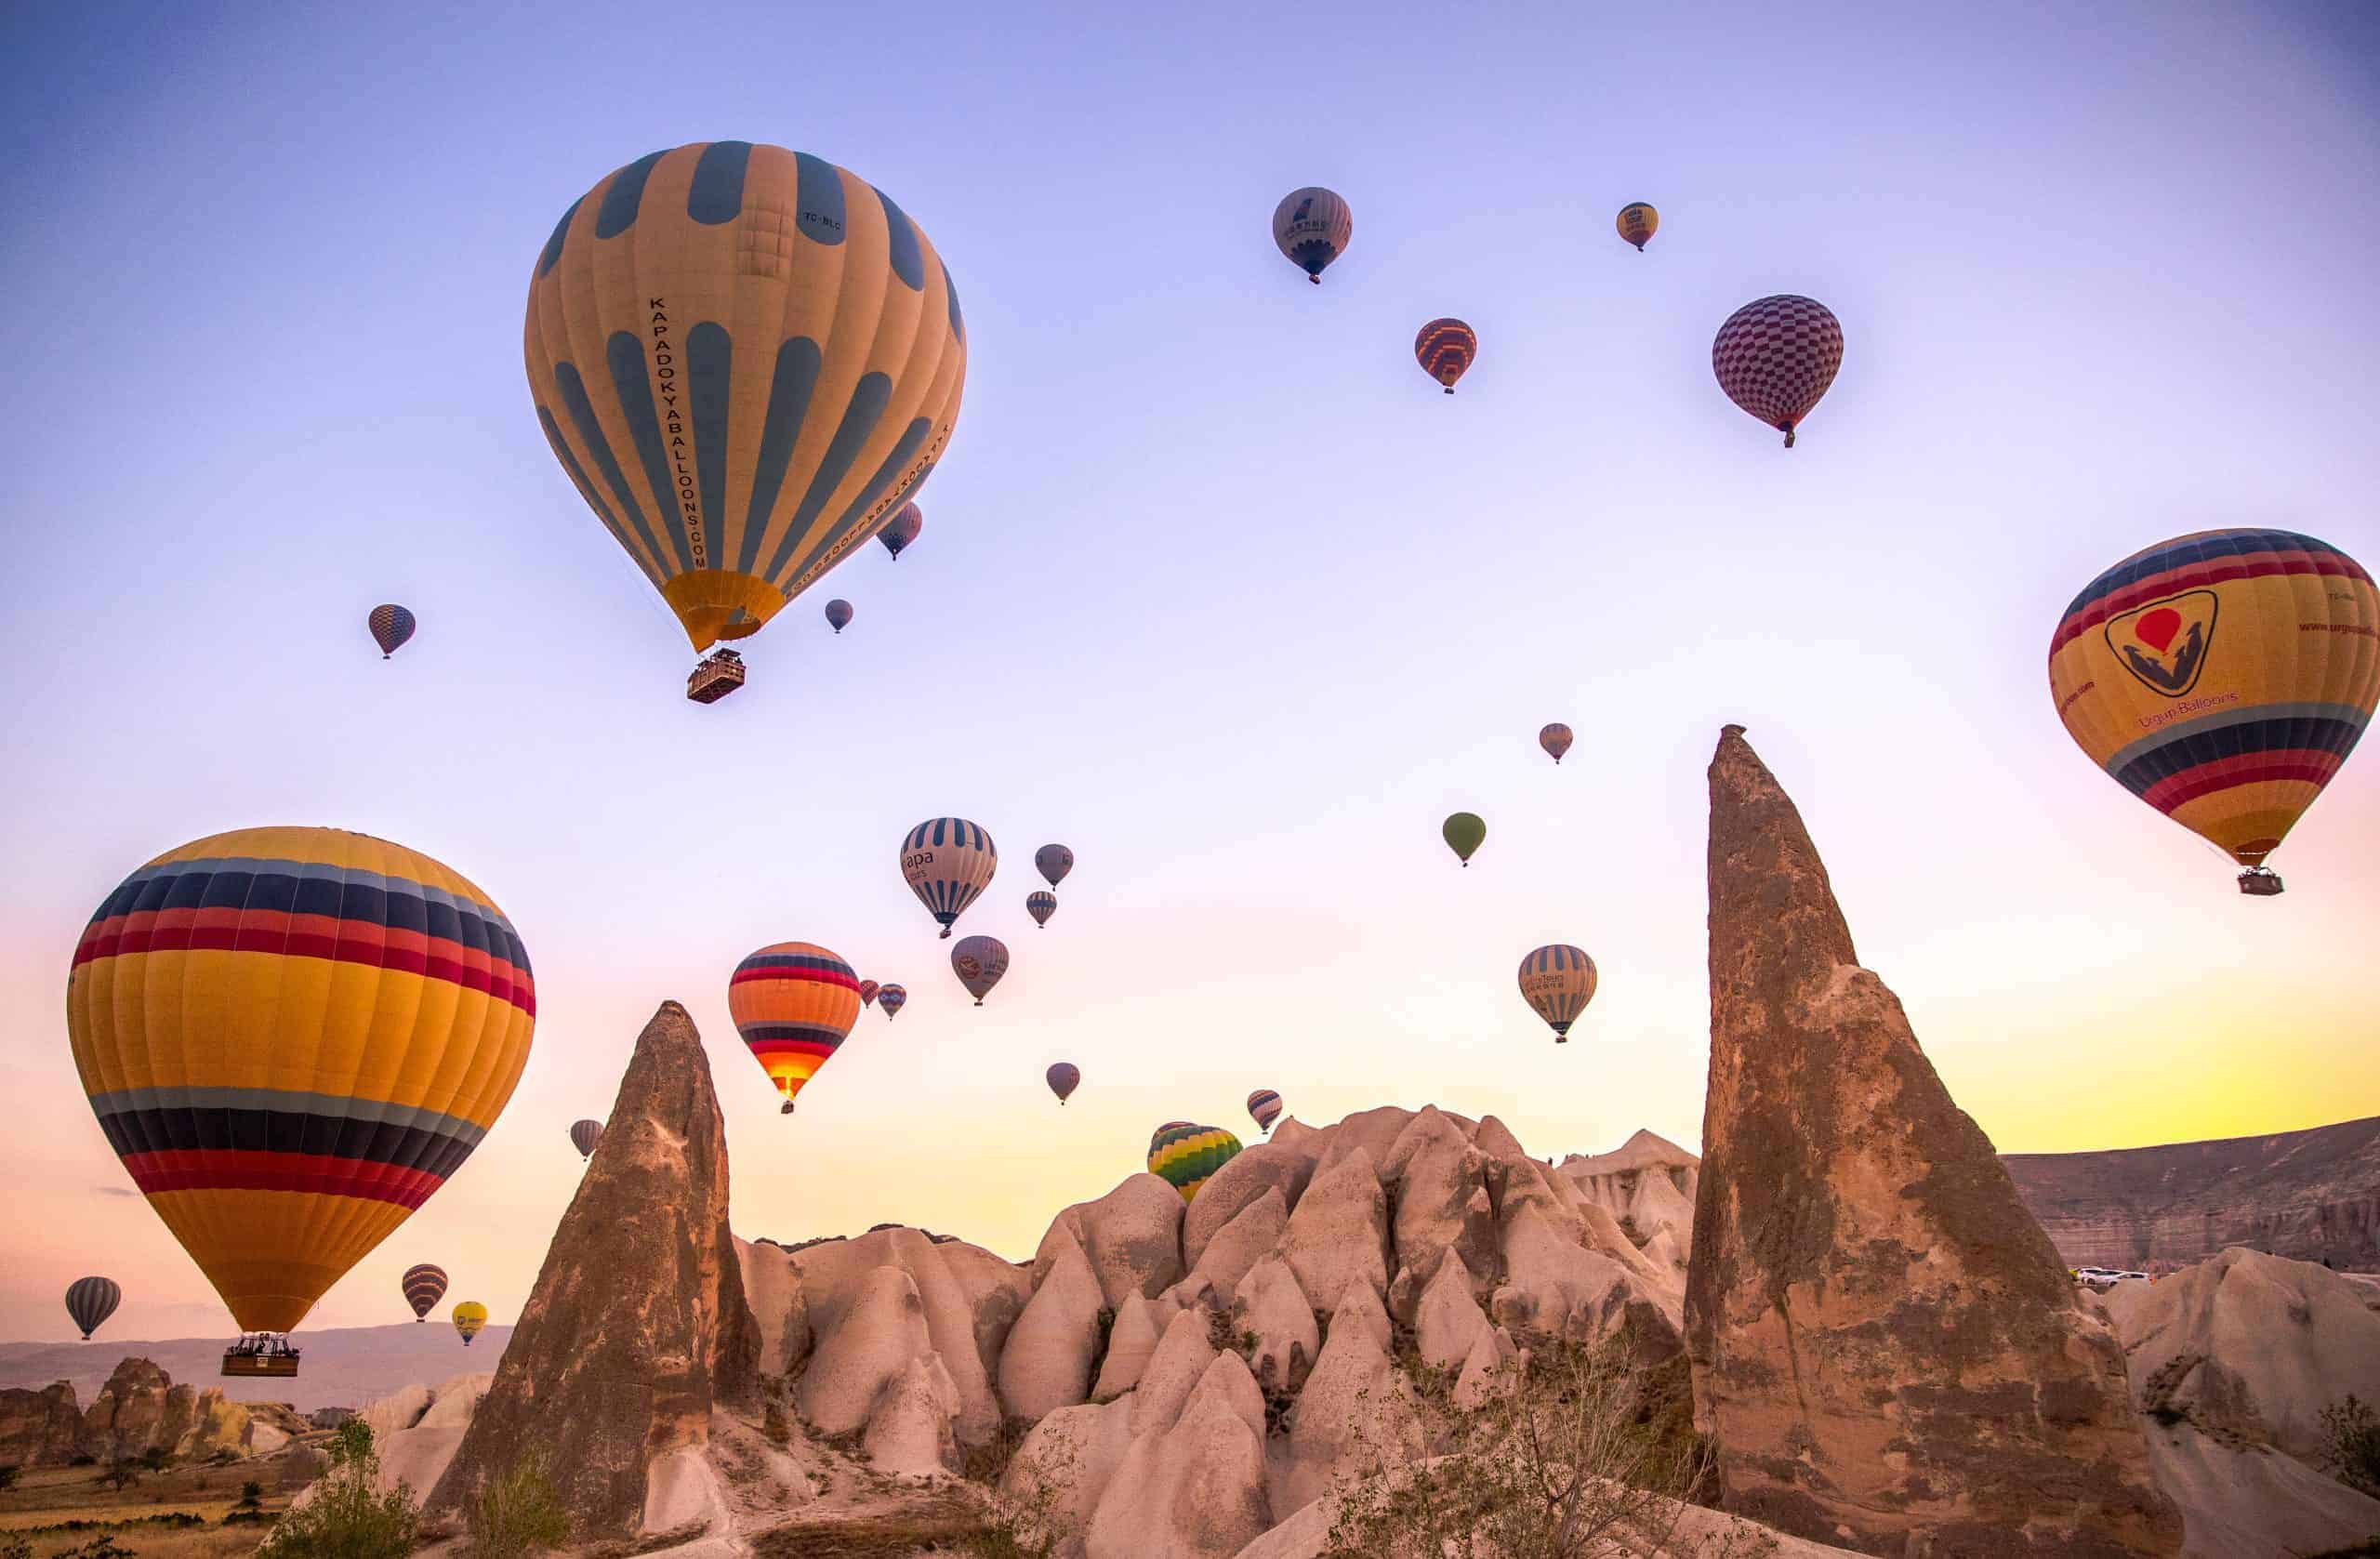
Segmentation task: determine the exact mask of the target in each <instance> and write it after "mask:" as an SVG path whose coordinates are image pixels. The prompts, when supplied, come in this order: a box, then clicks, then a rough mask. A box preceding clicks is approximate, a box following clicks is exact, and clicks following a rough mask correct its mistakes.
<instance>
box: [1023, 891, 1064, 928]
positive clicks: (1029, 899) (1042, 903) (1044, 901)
mask: <svg viewBox="0 0 2380 1559" xmlns="http://www.w3.org/2000/svg"><path fill="white" fill-rule="evenodd" d="M1025 913H1026V914H1027V915H1030V916H1032V917H1033V923H1034V924H1035V925H1037V926H1046V925H1048V924H1049V923H1050V917H1051V916H1052V915H1055V914H1056V913H1058V895H1057V894H1055V893H1052V892H1048V891H1046V890H1044V889H1039V888H1036V889H1035V890H1034V891H1033V892H1029V893H1027V894H1025Z"/></svg>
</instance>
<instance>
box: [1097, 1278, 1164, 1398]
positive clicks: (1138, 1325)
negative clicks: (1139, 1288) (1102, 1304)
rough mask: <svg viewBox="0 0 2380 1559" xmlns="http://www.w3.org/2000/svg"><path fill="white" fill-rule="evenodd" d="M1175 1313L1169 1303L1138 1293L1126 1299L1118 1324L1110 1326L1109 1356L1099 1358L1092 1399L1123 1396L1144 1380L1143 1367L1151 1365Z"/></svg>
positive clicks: (1108, 1331)
mask: <svg viewBox="0 0 2380 1559" xmlns="http://www.w3.org/2000/svg"><path fill="white" fill-rule="evenodd" d="M1173 1314H1174V1312H1173V1308H1172V1306H1171V1305H1170V1304H1160V1303H1159V1302H1158V1301H1154V1300H1144V1299H1143V1298H1141V1296H1140V1295H1138V1294H1134V1295H1132V1296H1131V1298H1130V1299H1128V1300H1126V1301H1124V1303H1123V1305H1122V1307H1121V1308H1119V1309H1118V1310H1117V1312H1116V1324H1115V1325H1113V1326H1111V1327H1109V1328H1107V1356H1106V1357H1105V1358H1104V1359H1101V1360H1100V1361H1099V1379H1098V1381H1095V1382H1094V1383H1093V1384H1092V1386H1091V1400H1092V1401H1093V1402H1104V1401H1106V1400H1107V1399H1108V1398H1109V1397H1112V1396H1120V1395H1122V1394H1124V1393H1126V1392H1128V1391H1131V1389H1132V1388H1133V1387H1134V1386H1137V1385H1139V1384H1140V1383H1141V1371H1142V1370H1144V1369H1146V1368H1147V1367H1148V1363H1149V1356H1150V1355H1151V1354H1155V1353H1156V1352H1157V1339H1158V1338H1159V1337H1161V1336H1163V1335H1164V1332H1163V1330H1162V1327H1163V1323H1164V1321H1168V1320H1170V1319H1172V1317H1173Z"/></svg>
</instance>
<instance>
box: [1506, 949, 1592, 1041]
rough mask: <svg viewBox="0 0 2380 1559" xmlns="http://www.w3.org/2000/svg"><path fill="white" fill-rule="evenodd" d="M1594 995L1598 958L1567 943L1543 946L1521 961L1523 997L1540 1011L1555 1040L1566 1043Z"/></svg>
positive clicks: (1538, 1013) (1539, 1013)
mask: <svg viewBox="0 0 2380 1559" xmlns="http://www.w3.org/2000/svg"><path fill="white" fill-rule="evenodd" d="M1594 998H1595V960H1594V959H1593V958H1589V957H1587V955H1586V954H1585V953H1584V952H1582V951H1581V950H1580V949H1579V948H1576V947H1572V946H1569V945H1567V944H1564V943H1555V944H1554V945H1551V946H1547V947H1540V948H1539V949H1538V950H1537V951H1536V952H1534V953H1531V954H1530V955H1529V956H1528V957H1527V958H1523V959H1522V960H1521V999H1522V1000H1524V1001H1526V1002H1527V1003H1528V1004H1529V1005H1530V1006H1531V1007H1533V1008H1535V1009H1536V1010H1537V1015H1538V1016H1539V1017H1540V1018H1543V1019H1544V1020H1545V1026H1546V1027H1548V1028H1550V1029H1552V1030H1553V1031H1554V1043H1555V1044H1557V1045H1560V1044H1564V1043H1567V1041H1568V1039H1569V1037H1570V1025H1571V1024H1574V1023H1576V1022H1578V1019H1579V1014H1580V1013H1581V1012H1583V1011H1586V1010H1587V1003H1588V1002H1590V1001H1593V999H1594Z"/></svg>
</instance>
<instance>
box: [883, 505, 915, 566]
mask: <svg viewBox="0 0 2380 1559" xmlns="http://www.w3.org/2000/svg"><path fill="white" fill-rule="evenodd" d="M925 528H926V517H925V513H924V511H923V510H921V509H919V508H918V506H917V505H915V504H904V505H902V506H901V512H900V513H898V514H896V515H894V516H893V518H892V519H890V520H888V521H886V522H885V524H884V528H883V529H882V530H880V531H879V532H877V533H876V539H877V540H879V541H880V542H882V543H884V549H885V550H886V551H887V552H890V553H892V554H893V556H894V557H895V558H897V557H899V556H900V555H901V554H902V553H903V552H905V551H906V550H907V549H908V546H909V543H911V542H913V541H915V540H917V539H918V533H919V532H920V531H922V530H924V529H925Z"/></svg>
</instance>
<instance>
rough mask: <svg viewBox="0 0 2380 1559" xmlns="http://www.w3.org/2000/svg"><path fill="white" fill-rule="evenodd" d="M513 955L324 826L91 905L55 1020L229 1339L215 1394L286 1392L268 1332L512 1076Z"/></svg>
mask: <svg viewBox="0 0 2380 1559" xmlns="http://www.w3.org/2000/svg"><path fill="white" fill-rule="evenodd" d="M66 1022H67V1030H68V1033H69V1034H70V1035H71V1037H72V1038H73V1050H74V1064H75V1066H76V1068H77V1070H79V1071H80V1073H81V1074H82V1078H83V1088H84V1091H85V1092H86V1093H87V1094H88V1095H89V1096H90V1101H91V1108H92V1110H93V1111H94V1112H95V1113H96V1114H97V1115H98V1116H99V1127H100V1130H103V1131H105V1132H106V1133H107V1138H108V1144H109V1145H110V1146H111V1147H112V1148H113V1149H114V1150H115V1151H116V1154H117V1155H118V1156H119V1157H121V1158H122V1159H123V1161H124V1167H125V1169H126V1170H127V1171H128V1172H129V1173H130V1174H131V1176H132V1179H133V1182H134V1183H135V1184H137V1185H138V1186H139V1188H140V1189H141V1191H142V1192H143V1193H144V1194H145V1195H146V1196H148V1198H149V1205H150V1206H151V1207H152V1208H154V1209H156V1211H157V1214H158V1216H159V1217H161V1218H163V1219H164V1220H165V1225H166V1227H167V1228H169V1229H171V1230H172V1231H173V1233H174V1235H175V1237H176V1238H178V1239H179V1240H180V1241H181V1243H182V1246H183V1249H187V1250H188V1251H189V1252H190V1253H191V1256H192V1260H194V1261H196V1262H197V1263H198V1265H199V1269H200V1270H201V1271H202V1272H204V1273H205V1274H206V1276H207V1279H208V1281H210V1282H212V1283H213V1284H214V1285H215V1288H216V1291H217V1292H218V1293H219V1294H221V1295H222V1296H223V1301H224V1302H225V1303H226V1304H227V1305H229V1306H230V1307H231V1314H232V1315H233V1317H234V1318H235V1319H236V1320H237V1321H238V1322H239V1325H240V1328H241V1330H242V1332H243V1333H245V1334H261V1335H260V1336H258V1338H256V1339H255V1340H253V1341H252V1340H250V1339H247V1338H244V1340H243V1341H242V1342H241V1343H240V1344H238V1345H236V1346H235V1347H234V1349H233V1350H232V1352H231V1354H227V1355H226V1358H225V1368H226V1370H227V1371H229V1372H231V1373H233V1374H266V1373H270V1374H282V1375H285V1374H294V1373H295V1372H296V1362H297V1361H296V1356H295V1354H293V1353H292V1352H291V1351H290V1350H289V1349H288V1347H287V1345H286V1343H285V1342H282V1341H279V1340H278V1334H281V1333H285V1332H287V1331H288V1330H289V1329H290V1328H292V1327H295V1326H296V1325H298V1322H299V1321H301V1320H303V1319H305V1316H306V1312H307V1311H308V1310H310V1309H311V1308H312V1307H313V1303H314V1301H316V1300H317V1299H319V1298H321V1297H322V1294H323V1291H324V1289H326V1288H329V1287H330V1286H331V1285H332V1284H333V1283H335V1282H337V1280H338V1278H339V1277H340V1275H342V1274H344V1273H345V1272H346V1271H347V1270H348V1268H350V1266H352V1265H354V1264H355V1262H357V1261H358V1260H359V1259H360V1258H361V1257H362V1256H363V1255H364V1253H365V1252H366V1251H368V1250H370V1249H372V1248H373V1247H374V1246H377V1245H378V1244H379V1243H380V1241H381V1240H382V1239H384V1238H385V1237H387V1235H389V1233H390V1231H391V1230H393V1229H395V1228H396V1226H397V1225H398V1224H400V1223H402V1222H404V1221H405V1219H406V1218H407V1217H408V1216H409V1215H410V1214H411V1213H412V1212H413V1210H414V1209H416V1208H417V1207H419V1206H420V1205H421V1204H422V1203H423V1202H424V1201H425V1200H427V1199H428V1198H429V1197H430V1195H431V1194H432V1193H433V1192H435V1191H436V1190H437V1189H438V1188H439V1186H441V1185H443V1184H444V1183H445V1182H446V1179H447V1177H448V1176H449V1175H451V1174H453V1173H454V1172H455V1170H456V1169H457V1168H459V1167H460V1166H461V1164H462V1162H463V1160H464V1159H466V1158H468V1157H469V1156H470V1153H471V1150H472V1149H473V1148H474V1147H476V1146H477V1145H478V1144H479V1142H480V1139H481V1138H482V1137H483V1135H484V1134H485V1133H486V1131H487V1130H488V1128H489V1127H491V1126H493V1125H494V1124H495V1123H496V1116H497V1115H498V1114H500V1113H501V1112H502V1110H503V1108H504V1104H505V1101H506V1100H508V1099H509V1098H510V1097H511V1095H512V1087H513V1084H514V1083H516V1082H517V1081H519V1080H520V1077H521V1069H522V1066H523V1065H524V1064H526V1063H527V1062H528V1059H529V1039H530V1033H531V1030H532V1029H533V1028H534V1027H535V1025H536V987H535V984H533V982H532V980H531V976H530V972H529V959H528V955H527V954H526V953H525V952H523V951H522V946H521V939H520V937H519V936H518V935H517V934H515V933H514V931H513V929H512V924H511V922H510V921H509V920H507V919H506V918H504V916H503V914H502V912H501V911H499V910H497V909H496V906H495V905H494V904H492V903H491V902H490V901H489V899H488V897H487V895H486V894H484V893H483V892H480V891H479V890H478V889H477V888H475V887H473V886H472V885H471V884H470V883H469V881H467V880H465V879H463V878H462V877H460V876H458V875H457V874H456V873H455V872H453V871H450V870H448V869H447V868H446V867H444V866H443V865H439V863H437V862H436V861H433V860H431V859H430V857H429V856H427V855H423V854H420V853H418V852H415V851H411V850H407V849H405V848H404V847H403V846H402V845H395V844H390V843H389V842H387V841H386V840H384V839H371V838H369V837H367V836H365V835H363V834H350V833H344V832H341V831H340V830H338V829H335V828H244V829H241V830H238V831H237V832H234V833H228V834H217V835H214V836H212V837H210V838H207V839H197V840H194V841H192V843H190V844H186V845H183V846H182V847H181V848H180V849H179V850H174V851H169V852H166V853H165V854H163V855H160V856H158V857H157V858H156V859H155V860H153V861H152V862H150V863H149V864H148V865H145V866H142V867H141V868H140V869H139V871H136V872H134V873H133V874H132V875H131V876H130V877H128V878H126V879H125V881H124V883H123V885H122V886H121V887H119V888H117V889H116V890H115V892H112V893H111V894H109V895H108V897H107V900H106V902H105V903H103V904H101V905H99V910H98V912H97V913H96V914H94V915H93V916H92V917H91V921H90V924H89V925H88V926H86V928H85V929H84V931H83V936H82V940H81V942H80V944H79V945H77V946H76V948H75V951H74V963H73V971H72V972H71V973H70V974H69V976H68V978H67V984H66Z"/></svg>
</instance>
